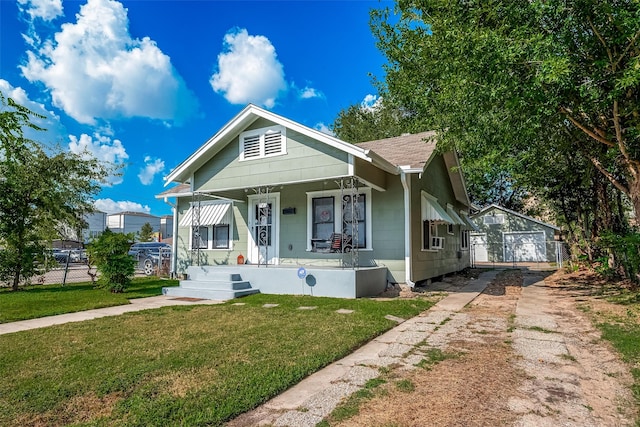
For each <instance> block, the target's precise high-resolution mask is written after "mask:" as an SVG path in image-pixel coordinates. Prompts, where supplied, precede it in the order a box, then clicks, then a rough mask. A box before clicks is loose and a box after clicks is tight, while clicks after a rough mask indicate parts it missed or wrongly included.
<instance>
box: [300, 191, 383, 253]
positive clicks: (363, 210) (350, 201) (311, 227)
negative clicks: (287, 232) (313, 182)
mask: <svg viewBox="0 0 640 427" xmlns="http://www.w3.org/2000/svg"><path fill="white" fill-rule="evenodd" d="M370 199H371V190H370V189H368V188H365V189H360V190H359V191H358V193H357V194H354V195H351V194H344V193H343V192H341V191H340V190H331V191H317V192H310V193H307V207H308V209H307V212H309V214H308V217H307V235H308V236H309V239H308V246H307V249H308V250H310V251H313V252H329V251H332V250H333V251H335V249H336V246H335V245H338V243H336V240H335V239H336V236H337V237H338V239H339V246H340V249H342V247H344V246H349V247H351V248H359V249H371V220H370V218H371V203H370ZM332 244H333V245H334V247H333V248H332Z"/></svg>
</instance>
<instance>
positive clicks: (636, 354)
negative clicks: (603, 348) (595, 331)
mask: <svg viewBox="0 0 640 427" xmlns="http://www.w3.org/2000/svg"><path fill="white" fill-rule="evenodd" d="M609 300H610V301H612V302H615V303H618V304H622V305H623V306H625V307H626V313H625V315H619V314H617V315H607V314H606V313H594V314H593V316H595V317H596V321H597V326H598V328H599V329H600V330H601V331H602V338H604V339H606V340H608V341H610V342H611V344H612V345H613V346H614V347H615V349H616V350H618V352H619V353H620V355H621V356H622V359H623V360H624V361H625V362H626V363H627V364H628V365H629V367H630V369H631V375H632V376H633V381H634V383H633V386H632V388H631V389H632V391H633V395H634V397H635V399H636V403H637V407H638V410H637V411H638V412H639V413H640V292H634V293H624V294H623V295H618V296H614V297H611V298H609ZM639 415H640V414H639ZM636 425H637V426H639V427H640V416H639V417H638V419H637V421H636Z"/></svg>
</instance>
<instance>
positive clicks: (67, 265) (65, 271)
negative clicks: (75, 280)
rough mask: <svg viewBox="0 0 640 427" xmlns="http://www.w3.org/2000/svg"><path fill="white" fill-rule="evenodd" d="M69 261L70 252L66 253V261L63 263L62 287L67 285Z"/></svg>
mask: <svg viewBox="0 0 640 427" xmlns="http://www.w3.org/2000/svg"><path fill="white" fill-rule="evenodd" d="M70 259H71V252H67V259H66V262H65V263H64V276H62V286H64V285H66V284H67V272H68V271H69V260H70Z"/></svg>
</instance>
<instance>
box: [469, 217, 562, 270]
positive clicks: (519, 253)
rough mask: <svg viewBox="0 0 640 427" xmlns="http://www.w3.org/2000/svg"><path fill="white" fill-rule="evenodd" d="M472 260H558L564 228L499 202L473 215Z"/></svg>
mask: <svg viewBox="0 0 640 427" xmlns="http://www.w3.org/2000/svg"><path fill="white" fill-rule="evenodd" d="M471 220H472V221H473V222H474V223H475V224H476V226H477V227H478V231H475V232H472V233H471V234H470V244H471V259H472V263H477V262H479V263H482V262H556V260H557V251H558V250H557V246H558V245H557V240H558V239H557V238H556V236H558V235H559V233H560V228H558V227H556V226H555V225H551V224H547V223H545V222H542V221H539V220H537V219H535V218H531V217H529V216H526V215H523V214H520V213H518V212H515V211H512V210H510V209H507V208H503V207H501V206H498V205H491V206H488V207H486V208H484V209H482V210H481V211H480V212H478V213H477V214H475V215H473V216H472V217H471Z"/></svg>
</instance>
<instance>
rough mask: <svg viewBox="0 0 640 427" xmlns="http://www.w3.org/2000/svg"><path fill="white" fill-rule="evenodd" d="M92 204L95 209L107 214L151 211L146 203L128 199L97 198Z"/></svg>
mask: <svg viewBox="0 0 640 427" xmlns="http://www.w3.org/2000/svg"><path fill="white" fill-rule="evenodd" d="M93 206H95V208H96V209H98V210H99V211H102V212H106V213H108V214H112V213H118V212H143V213H151V208H150V207H149V206H147V205H144V206H143V205H141V204H140V203H136V202H131V201H128V200H121V201H117V202H116V201H114V200H111V199H97V200H96V201H94V202H93Z"/></svg>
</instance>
